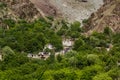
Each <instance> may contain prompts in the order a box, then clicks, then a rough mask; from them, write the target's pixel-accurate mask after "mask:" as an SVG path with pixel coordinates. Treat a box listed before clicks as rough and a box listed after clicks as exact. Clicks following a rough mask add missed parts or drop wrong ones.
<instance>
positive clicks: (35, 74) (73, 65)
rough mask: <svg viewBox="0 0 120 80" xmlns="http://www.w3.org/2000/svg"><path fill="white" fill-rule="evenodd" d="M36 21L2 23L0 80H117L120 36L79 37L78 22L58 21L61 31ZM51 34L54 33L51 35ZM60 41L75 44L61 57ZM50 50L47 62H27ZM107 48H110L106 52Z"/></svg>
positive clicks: (95, 35) (106, 32)
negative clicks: (51, 48)
mask: <svg viewBox="0 0 120 80" xmlns="http://www.w3.org/2000/svg"><path fill="white" fill-rule="evenodd" d="M49 19H50V20H51V22H46V21H45V20H44V19H42V18H41V19H39V20H36V21H34V22H31V23H28V22H26V21H24V20H21V21H18V22H17V23H16V22H14V21H12V20H9V19H8V20H5V23H6V24H7V25H9V26H10V28H9V29H4V28H0V54H2V55H3V59H2V61H0V80H119V79H120V78H119V77H120V67H119V64H118V63H119V61H120V35H119V33H117V34H113V33H112V32H111V30H110V29H109V28H105V30H104V32H103V33H98V32H94V33H93V34H92V35H90V36H88V37H86V36H84V35H81V28H80V23H79V22H74V23H72V24H69V23H68V22H66V21H64V20H63V21H60V22H58V23H57V24H58V25H59V24H61V27H59V26H56V28H54V27H55V26H53V25H52V21H53V18H51V17H49ZM54 30H55V31H54ZM62 37H64V38H72V39H73V40H75V43H74V46H73V48H72V49H73V50H72V51H70V52H67V53H65V54H64V55H62V54H58V55H56V54H55V52H59V51H61V50H62V49H63V46H62ZM49 43H50V44H52V45H53V47H54V49H53V50H49V49H46V50H45V51H46V52H49V51H50V52H51V55H50V56H49V58H47V60H42V59H32V58H28V57H27V54H28V53H36V52H38V51H43V48H44V47H45V45H46V44H49ZM109 44H112V45H113V47H111V49H110V51H107V50H106V48H109Z"/></svg>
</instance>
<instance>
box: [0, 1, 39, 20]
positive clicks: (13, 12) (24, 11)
mask: <svg viewBox="0 0 120 80" xmlns="http://www.w3.org/2000/svg"><path fill="white" fill-rule="evenodd" d="M0 3H1V4H5V5H6V7H4V8H3V9H1V10H2V11H0V12H1V15H0V16H1V18H6V17H7V18H15V19H19V18H20V19H26V20H28V21H30V20H32V19H34V18H37V17H38V16H40V14H39V11H38V10H37V9H36V8H35V6H34V4H32V3H31V2H30V1H29V0H0Z"/></svg>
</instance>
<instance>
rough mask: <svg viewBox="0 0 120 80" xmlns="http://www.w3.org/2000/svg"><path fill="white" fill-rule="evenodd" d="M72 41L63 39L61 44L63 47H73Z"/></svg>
mask: <svg viewBox="0 0 120 80" xmlns="http://www.w3.org/2000/svg"><path fill="white" fill-rule="evenodd" d="M73 43H74V41H73V40H71V39H63V41H62V44H63V47H70V46H73Z"/></svg>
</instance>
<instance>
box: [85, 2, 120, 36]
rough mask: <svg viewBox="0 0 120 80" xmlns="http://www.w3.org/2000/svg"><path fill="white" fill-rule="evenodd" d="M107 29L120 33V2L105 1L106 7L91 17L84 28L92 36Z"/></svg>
mask: <svg viewBox="0 0 120 80" xmlns="http://www.w3.org/2000/svg"><path fill="white" fill-rule="evenodd" d="M105 27H109V28H110V29H111V30H112V31H113V32H120V0H104V5H103V6H102V7H101V8H100V9H99V10H98V11H97V12H95V13H93V14H92V15H91V17H90V18H89V20H88V23H87V24H86V25H85V27H84V28H85V30H86V32H87V34H90V33H92V32H93V31H97V32H102V31H103V30H104V28H105Z"/></svg>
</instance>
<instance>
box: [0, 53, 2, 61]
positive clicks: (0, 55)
mask: <svg viewBox="0 0 120 80" xmlns="http://www.w3.org/2000/svg"><path fill="white" fill-rule="evenodd" d="M0 61H2V54H1V53H0Z"/></svg>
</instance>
